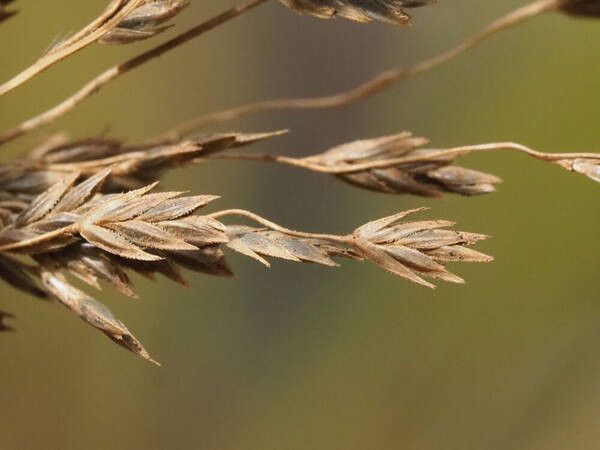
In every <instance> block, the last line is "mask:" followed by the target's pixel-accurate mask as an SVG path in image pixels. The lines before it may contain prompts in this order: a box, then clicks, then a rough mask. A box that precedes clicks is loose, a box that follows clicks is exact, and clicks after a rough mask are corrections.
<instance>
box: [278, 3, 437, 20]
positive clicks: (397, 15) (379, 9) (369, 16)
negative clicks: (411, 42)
mask: <svg viewBox="0 0 600 450" xmlns="http://www.w3.org/2000/svg"><path fill="white" fill-rule="evenodd" d="M280 1H281V2H282V3H283V4H284V5H286V6H287V7H289V8H292V9H293V10H295V11H298V12H299V13H306V14H311V15H313V16H316V17H320V18H323V19H331V18H333V17H336V16H339V17H344V18H346V19H350V20H354V21H356V22H365V23H369V22H372V21H373V20H380V21H383V22H388V23H392V24H394V25H408V24H409V23H410V16H409V15H408V14H407V13H406V11H405V10H404V8H414V7H417V6H423V5H428V4H431V3H433V2H434V1H435V0H280Z"/></svg>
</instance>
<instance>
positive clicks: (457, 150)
mask: <svg viewBox="0 0 600 450" xmlns="http://www.w3.org/2000/svg"><path fill="white" fill-rule="evenodd" d="M429 150H433V149H429ZM498 150H514V151H518V152H521V153H525V154H527V155H529V156H532V157H534V158H536V159H539V160H542V161H547V162H553V161H559V160H562V159H579V158H581V159H595V160H599V161H600V153H543V152H540V151H537V150H534V149H532V148H529V147H527V146H525V145H522V144H517V143H515V142H495V143H490V144H480V145H467V146H462V147H453V148H448V149H441V150H437V151H434V152H432V153H428V154H423V153H422V152H421V153H419V154H418V155H411V156H405V157H400V158H389V159H381V160H376V161H369V162H366V163H359V164H346V165H344V166H341V167H329V166H325V165H322V164H319V163H314V162H312V160H311V159H312V158H311V157H308V158H290V157H287V156H280V155H268V154H241V153H224V154H216V155H211V156H210V157H208V158H206V159H228V160H240V161H243V160H246V161H258V162H276V163H280V164H287V165H291V166H295V167H301V168H303V169H307V170H311V171H314V172H321V173H328V174H344V173H352V172H361V171H363V170H370V169H381V168H386V167H392V166H396V165H400V164H407V163H411V162H423V161H427V160H435V159H438V158H443V157H448V156H459V155H460V154H466V153H471V152H476V151H498ZM200 160H202V158H201V159H200Z"/></svg>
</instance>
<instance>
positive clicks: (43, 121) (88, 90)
mask: <svg viewBox="0 0 600 450" xmlns="http://www.w3.org/2000/svg"><path fill="white" fill-rule="evenodd" d="M266 1H267V0H252V1H250V2H248V3H245V4H241V5H238V6H234V7H233V8H230V9H228V10H227V11H225V12H223V13H221V14H219V15H217V16H215V17H213V18H212V19H209V20H208V21H206V22H204V23H202V24H200V25H198V26H196V27H194V28H192V29H190V30H188V31H186V32H185V33H183V34H180V35H179V36H177V37H175V38H173V39H171V40H170V41H167V42H165V43H164V44H161V45H159V46H158V47H155V48H153V49H151V50H148V51H147V52H144V53H142V54H141V55H139V56H137V57H135V58H133V59H130V60H129V61H126V62H125V63H122V64H119V65H118V66H114V67H112V68H110V69H108V70H106V71H105V72H103V73H101V74H100V75H98V76H97V77H96V78H94V79H93V80H92V81H90V82H89V83H87V84H86V85H85V86H83V87H82V88H81V89H79V90H78V91H77V92H76V93H75V94H73V95H72V96H70V97H69V98H67V99H66V100H64V101H63V102H62V103H59V104H58V105H56V106H55V107H53V108H51V109H49V110H48V111H46V112H44V113H42V114H40V115H38V116H36V117H34V118H32V119H29V120H27V121H25V122H23V123H21V124H20V125H19V126H17V127H16V128H14V129H12V130H10V131H8V132H7V133H5V134H4V135H2V136H0V145H2V144H4V143H6V142H8V141H10V140H12V139H15V138H17V137H19V136H21V135H23V134H25V133H27V132H29V131H31V130H34V129H36V128H38V127H40V126H42V125H47V124H49V123H50V122H52V121H54V120H56V119H57V118H58V117H60V116H62V115H64V114H66V113H67V112H69V111H70V110H72V109H73V108H75V107H76V106H77V105H78V104H80V103H81V102H83V101H84V100H85V99H87V98H88V97H90V96H91V95H92V94H94V93H95V92H97V91H99V90H100V89H101V88H102V87H103V86H105V85H106V84H108V83H109V82H110V81H112V80H114V79H115V78H117V77H119V76H121V75H124V74H126V73H127V72H129V71H131V70H133V69H135V68H137V67H139V66H141V65H143V64H145V63H147V62H148V61H150V60H152V59H154V58H158V57H159V56H161V55H163V54H164V53H166V52H168V51H170V50H173V49H174V48H176V47H179V46H180V45H182V44H185V43H186V42H188V41H190V40H192V39H194V38H196V37H198V36H200V35H202V34H204V33H206V32H208V31H210V30H212V29H214V28H216V27H218V26H219V25H221V24H223V23H225V22H228V21H229V20H231V19H234V18H236V17H238V16H240V15H242V14H243V13H245V12H246V11H249V10H251V9H253V8H255V7H257V6H258V5H260V4H262V3H265V2H266Z"/></svg>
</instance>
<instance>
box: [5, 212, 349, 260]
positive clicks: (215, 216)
mask: <svg viewBox="0 0 600 450" xmlns="http://www.w3.org/2000/svg"><path fill="white" fill-rule="evenodd" d="M234 215H235V216H244V217H248V218H249V219H252V220H254V221H255V222H258V223H260V224H261V225H264V226H265V227H267V228H269V229H271V230H273V231H279V232H281V233H285V234H289V235H290V236H297V237H303V238H309V239H328V240H330V241H336V242H342V243H344V244H349V243H351V242H352V236H351V235H345V236H338V235H336V234H313V233H303V232H301V231H294V230H290V229H289V228H285V227H282V226H280V225H277V224H276V223H274V222H271V221H270V220H267V219H265V218H264V217H261V216H259V215H257V214H254V213H253V212H250V211H246V210H245V209H226V210H223V211H218V212H216V213H213V214H209V215H208V216H207V217H211V218H213V219H218V218H220V217H225V216H234ZM0 250H2V249H1V248H0Z"/></svg>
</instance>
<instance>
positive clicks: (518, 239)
mask: <svg viewBox="0 0 600 450" xmlns="http://www.w3.org/2000/svg"><path fill="white" fill-rule="evenodd" d="M106 3H107V2H106V1H105V0H87V1H85V2H80V1H74V0H55V1H37V2H33V1H27V0H20V1H18V2H17V4H18V6H19V7H20V8H21V9H22V12H21V14H19V15H18V16H17V17H16V18H14V19H12V20H10V21H8V22H7V23H5V24H3V25H2V27H1V28H0V61H1V62H0V79H2V80H4V79H8V78H9V77H10V76H12V75H13V74H15V73H17V72H18V71H19V70H21V69H23V68H24V67H26V66H27V65H28V64H29V63H31V62H32V61H33V60H34V59H35V58H36V57H37V56H38V55H39V54H40V53H41V52H42V51H44V49H45V48H46V47H47V46H48V45H49V44H50V43H51V42H52V40H53V39H54V38H56V37H58V38H60V37H62V36H65V35H67V34H68V33H71V32H73V31H74V30H77V29H78V28H79V27H81V26H82V24H84V23H87V22H88V21H89V20H90V19H91V18H92V17H94V16H95V15H96V14H97V13H98V12H99V11H100V10H102V8H103V7H104V6H105V4H106ZM192 3H193V4H192V6H191V8H189V9H188V10H187V11H186V12H185V14H183V15H182V16H181V17H180V18H178V19H177V20H176V24H177V26H176V27H175V29H173V30H170V31H169V32H168V33H169V35H174V34H175V33H177V32H178V31H180V30H184V29H186V28H188V27H190V26H192V25H194V24H196V23H198V22H200V21H202V20H204V19H206V18H208V17H210V16H212V15H214V14H216V13H218V12H220V11H221V10H223V9H224V8H226V7H229V6H231V5H233V4H234V2H233V1H230V0H227V1H225V0H196V1H193V2H192ZM270 3H271V4H269V3H267V4H266V5H264V6H261V7H260V8H259V9H257V10H256V11H254V12H252V13H250V14H248V15H246V16H244V17H242V18H239V19H237V20H236V21H234V22H231V23H229V24H228V25H226V26H223V27H221V28H219V29H218V30H215V31H213V32H211V33H210V34H207V35H205V36H204V37H202V38H201V39H199V40H196V41H194V42H192V43H190V44H188V45H187V46H185V47H183V48H180V49H178V50H176V51H174V52H172V53H170V54H168V55H167V56H164V57H163V58H161V59H160V60H158V61H154V62H152V63H150V64H147V65H146V66H144V67H143V68H142V69H140V70H137V71H136V72H134V73H131V74H128V75H126V76H124V77H123V78H122V79H120V80H118V81H117V82H114V83H113V84H111V85H110V86H109V87H107V88H106V89H105V90H103V91H102V93H101V94H100V95H96V96H94V97H93V98H92V99H91V100H89V101H87V102H86V103H85V104H83V105H82V106H80V107H79V108H78V109H77V110H76V112H74V113H71V114H69V115H67V116H65V117H64V118H62V119H60V120H59V121H58V122H57V123H56V124H55V125H53V126H52V127H50V128H48V129H45V130H43V131H42V132H36V133H35V134H33V135H31V136H28V137H27V138H25V139H21V140H19V141H17V142H15V143H13V144H11V145H10V146H9V147H8V148H6V149H3V151H2V159H3V160H7V159H9V158H11V157H13V156H15V155H17V154H19V152H21V151H24V150H26V149H27V148H29V147H30V146H32V145H34V144H35V143H37V142H39V141H40V140H41V139H42V138H43V136H45V135H46V134H47V133H49V132H52V131H58V130H63V129H65V130H68V131H70V132H71V133H72V134H73V135H74V136H89V135H97V134H99V133H102V132H103V131H105V130H107V129H108V130H109V131H110V134H111V135H113V136H120V137H126V138H128V139H130V140H131V141H132V142H134V141H136V140H140V139H142V138H145V137H148V136H152V135H154V134H156V133H158V132H160V131H163V130H167V129H168V128H169V127H171V126H173V125H175V124H177V123H179V122H182V121H184V120H186V119H187V118H190V117H192V116H194V115H196V114H199V113H202V112H209V111H213V110H215V109H220V108H223V107H229V106H234V105H237V104H241V103H245V102H248V101H253V100H259V99H263V98H272V97H278V96H292V95H294V96H301V95H317V94H326V93H330V92H333V91H337V90H341V89H343V88H347V87H350V86H353V85H354V84H355V83H357V82H358V81H360V80H362V79H364V78H366V77H368V76H370V75H373V74H375V73H377V72H378V71H380V70H381V69H384V68H388V67H391V66H393V65H396V64H401V63H403V64H404V63H405V64H408V63H410V62H414V61H418V60H419V59H422V58H424V57H427V56H432V55H434V54H436V53H437V52H439V51H441V50H443V49H446V48H449V47H450V46H452V45H454V44H456V43H458V42H459V41H460V40H461V39H463V38H465V37H466V36H468V35H470V34H471V33H472V32H474V31H475V30H476V29H477V28H478V27H479V26H481V25H483V24H485V23H487V22H489V21H491V20H492V19H494V18H496V17H497V16H499V15H500V14H503V13H504V12H507V11H509V10H511V9H512V8H515V7H517V6H520V5H521V4H523V3H524V1H522V0H498V1H494V2H481V1H479V0H452V1H450V0H440V2H439V3H438V4H437V5H435V6H431V7H427V8H423V9H419V10H415V11H414V14H413V15H414V17H415V25H414V26H413V27H412V28H410V29H399V28H396V27H392V26H387V25H382V24H374V25H368V26H367V25H359V24H354V23H349V22H346V21H342V20H337V21H329V22H328V21H321V20H318V19H313V18H310V17H305V16H298V15H296V14H294V13H293V12H291V11H289V10H287V9H286V8H285V7H283V6H282V5H280V4H278V3H277V2H270ZM166 37H167V36H161V37H159V38H157V40H154V41H151V42H146V43H141V44H137V45H134V46H124V47H119V48H116V47H102V46H94V47H92V48H89V49H87V50H85V51H84V52H82V53H80V54H78V55H76V56H75V57H73V58H71V59H70V60H69V61H67V62H63V63H62V64H59V65H57V66H56V67H54V68H52V69H51V70H49V71H47V72H46V73H45V74H43V75H42V76H40V77H38V78H36V79H35V80H33V81H31V82H30V83H28V84H26V85H25V86H23V87H21V88H20V89H18V90H17V91H15V92H13V93H11V94H9V95H7V96H5V97H3V98H2V102H1V103H2V105H1V106H0V129H7V128H9V127H11V126H12V125H14V124H16V123H18V122H20V121H21V120H24V119H26V118H28V117H30V116H32V115H34V114H36V113H38V112H40V111H42V110H45V109H46V108H48V107H49V106H51V105H53V104H55V103H56V102H57V101H59V100H61V99H63V98H64V97H66V96H67V95H68V94H70V93H71V92H73V91H74V90H75V88H76V87H79V86H80V85H82V84H83V83H84V82H85V81H87V80H88V79H90V78H91V77H92V76H93V75H95V74H96V73H98V72H100V71H101V70H103V69H105V68H107V67H109V66H111V65H113V64H115V63H117V62H120V61H123V60H125V59H126V58H127V57H129V56H132V55H135V54H137V53H139V52H140V51H141V50H142V49H144V48H149V47H151V46H152V45H153V44H156V42H159V41H161V40H164V39H165V38H166ZM599 54H600V22H598V21H592V20H576V19H572V18H568V17H563V16H559V15H556V14H547V15H545V16H543V17H541V18H538V19H536V20H534V21H532V22H530V23H528V24H526V25H524V26H520V27H519V28H517V29H514V30H512V31H509V32H506V33H504V34H502V35H498V36H496V37H494V38H492V39H491V40H490V41H488V42H486V43H485V44H484V45H482V46H481V47H478V48H477V49H475V50H473V51H471V52H470V53H469V54H468V55H466V56H463V57H461V58H460V59H458V60H456V61H454V62H452V63H450V64H448V65H446V66H444V67H443V68H441V69H439V70H436V71H434V72H431V73H428V74H425V75H423V76H420V77H419V78H416V79H413V80H410V81H408V82H406V83H404V84H403V85H402V86H399V87H395V88H393V89H391V90H389V91H388V92H386V93H385V94H383V95H380V96H378V97H375V98H371V99H369V100H368V101H365V102H363V103H361V104H357V105H353V106H349V107H344V108H339V109H335V110H329V111H316V112H306V111H304V112H286V113H272V114H262V115H259V116H253V117H251V118H246V119H242V120H239V121H238V122H235V123H229V124H226V125H224V126H222V127H220V128H218V129H217V128H215V130H235V131H265V130H273V129H280V128H290V129H291V130H292V132H291V133H290V134H289V135H287V136H284V137H281V138H278V139H276V140H272V141H270V142H267V143H264V144H260V145H258V146H255V147H254V148H253V149H248V150H247V151H252V150H258V151H265V152H279V153H284V154H288V155H307V154H310V153H316V152H320V151H322V150H324V149H326V148H328V147H331V146H333V145H336V144H339V143H342V142H346V141H350V140H354V139H358V138H365V137H375V136H380V135H384V134H390V133H395V132H398V131H402V130H411V131H413V132H414V133H415V134H416V135H421V136H426V137H429V138H431V139H432V141H433V144H434V145H436V146H452V145H462V144H477V143H483V142H492V141H500V140H515V141H518V142H522V143H524V144H527V145H531V146H533V147H534V148H538V149H541V150H545V151H551V152H558V151H560V152H567V151H598V150H600V148H599V147H600V143H599V141H598V133H599V130H598V114H599V113H600V106H599V100H600V91H599V89H600V84H599V80H600V60H599V59H598V55H599ZM463 161H465V160H463ZM465 164H466V165H468V166H469V167H473V168H477V169H480V170H484V171H489V172H492V173H494V174H497V175H499V176H501V177H503V178H504V180H505V183H504V184H502V185H501V186H500V187H499V190H498V192H497V193H495V194H493V195H488V196H484V197H477V198H461V197H453V196H447V197H445V198H443V199H439V200H429V199H419V198H412V197H402V196H386V195H379V194H374V193H369V192H364V191H361V190H358V189H355V188H352V187H349V186H346V185H344V184H341V183H339V182H337V181H336V180H335V179H331V178H328V177H324V176H320V175H315V174H311V173H307V172H304V171H300V170H295V169H292V168H284V167H273V166H266V165H265V166H261V165H259V164H254V163H247V162H223V163H215V164H213V165H211V166H210V167H208V166H200V167H189V168H186V169H183V170H178V171H176V172H175V173H173V174H172V175H170V176H169V177H168V178H167V179H166V180H165V181H164V182H163V187H169V188H172V189H189V190H191V191H193V192H202V193H211V194H221V195H223V199H221V200H220V201H219V202H218V204H217V205H216V207H219V208H227V207H233V206H236V207H243V208H247V209H251V210H253V211H256V212H259V213H261V214H263V215H264V216H266V217H269V218H272V219H273V220H275V221H277V222H279V223H281V224H283V225H288V226H292V227H296V228H298V229H305V230H310V231H322V232H337V233H343V232H347V231H349V230H351V229H352V228H353V227H354V226H356V225H358V224H361V223H363V222H365V221H367V220H369V219H372V218H375V217H381V216H383V215H387V214H390V213H393V212H396V211H399V210H404V209H408V208H413V207H416V206H421V205H428V206H431V207H432V211H430V212H428V213H426V214H424V215H423V217H431V218H433V217H435V218H444V219H451V220H455V221H457V222H458V226H459V227H460V228H461V229H464V230H469V231H477V232H483V233H488V234H491V235H493V237H494V238H493V239H491V240H489V241H486V242H484V243H482V244H481V245H479V246H478V248H479V249H481V250H483V251H486V252H488V253H490V254H492V255H494V256H495V257H496V261H495V262H494V263H492V264H489V265H454V266H452V269H453V270H454V271H455V272H456V273H458V274H459V275H460V276H462V277H464V278H465V279H467V281H468V284H467V285H465V286H454V285H447V284H440V286H439V288H438V289H437V290H436V291H430V290H428V289H425V288H422V287H418V286H413V285H411V284H409V283H407V282H405V281H403V280H402V279H397V278H394V277H392V276H390V275H388V274H386V273H384V272H383V271H382V270H379V269H377V268H375V267H373V266H370V265H367V264H360V263H353V262H343V267H341V268H340V269H336V270H332V269H328V268H323V267H316V266H311V265H309V264H293V263H286V262H280V261H275V262H274V264H273V266H272V268H271V269H269V270H267V269H265V268H264V267H262V266H260V265H259V264H257V263H255V262H253V261H251V260H248V259H245V258H243V257H238V256H237V255H230V257H229V261H230V263H231V265H232V266H233V267H234V269H235V270H236V272H237V274H238V276H237V277H236V278H235V279H233V280H221V279H213V278H209V277H203V276H196V275H191V274H190V275H189V278H190V279H191V280H192V282H193V287H192V288H191V289H184V288H181V287H178V286H174V285H171V284H170V283H168V282H166V281H165V280H160V282H158V283H153V282H150V281H147V280H144V279H140V278H136V279H135V281H136V287H137V291H138V293H139V294H140V295H141V297H142V300H140V301H131V300H129V299H127V298H124V297H121V296H120V295H119V294H115V293H114V292H113V291H112V290H110V289H107V290H106V291H105V292H103V293H95V295H96V297H97V298H100V299H102V300H103V301H105V302H106V304H107V305H108V306H109V307H110V308H111V309H112V310H113V311H114V312H115V313H116V314H117V316H118V317H119V318H121V319H122V320H123V321H124V322H125V323H126V324H127V325H128V326H129V328H130V329H131V330H132V331H133V332H134V333H135V334H136V335H137V336H138V337H139V338H140V339H141V340H142V341H143V342H144V344H145V345H146V347H147V348H148V349H149V351H150V352H151V353H152V354H153V356H155V357H156V358H157V359H158V360H159V361H161V362H162V363H163V367H162V368H156V367H154V366H152V365H150V364H148V363H146V362H145V361H143V360H142V359H141V358H137V357H135V356H134V355H131V354H129V353H128V352H126V351H124V350H122V349H120V348H118V347H117V346H115V345H113V344H112V343H111V342H109V341H108V340H107V339H106V338H105V337H104V336H102V335H101V334H100V333H98V332H96V331H94V330H93V329H91V328H90V327H88V326H86V325H85V324H84V323H82V322H81V321H80V320H78V319H77V318H75V317H73V316H72V315H71V314H70V313H69V312H68V311H66V310H65V309H63V308H61V307H58V306H56V305H52V304H47V303H42V302H38V301H36V300H34V299H32V298H28V297H27V296H25V295H23V294H21V293H19V292H16V291H14V290H11V289H9V288H5V287H0V296H1V301H0V307H1V309H4V310H7V311H11V312H13V313H15V314H16V315H17V316H18V320H17V321H16V322H14V324H15V325H16V326H17V327H18V329H19V332H18V333H14V334H9V335H3V336H2V337H1V338H0V355H1V363H2V368H1V370H0V449H1V450H27V449H38V448H44V449H61V450H68V449H90V450H92V449H93V450H95V449H98V450H100V449H115V450H118V449H128V450H137V449H139V450H142V449H144V450H151V449H161V450H163V449H169V450H171V449H172V450H176V449H215V450H217V449H218V450H229V449H231V450H233V449H236V450H237V449H261V450H270V449H273V450H281V449H285V450H296V449H297V450H308V449H311V450H312V449H327V450H338V449H339V450H342V449H343V450H351V449H361V450H362V449H397V448H402V449H419V450H427V449H435V450H441V449H444V450H449V449H461V450H467V449H473V450H475V449H477V450H481V449H502V450H505V449H511V450H517V449H528V450H532V449H544V450H549V449H564V448H577V449H595V448H597V446H598V444H597V443H598V441H599V439H600V426H598V425H599V421H600V419H599V416H598V415H597V414H598V413H600V355H599V353H598V351H597V347H598V345H599V344H600V327H599V326H598V324H599V322H600V298H599V290H598V266H597V264H598V263H597V259H596V258H597V255H598V254H599V252H600V239H598V230H599V229H600V228H599V225H600V211H599V209H598V207H597V198H598V197H597V196H598V192H599V187H598V186H597V185H595V184H594V183H592V182H591V181H589V180H588V179H586V178H584V177H583V176H578V175H575V174H570V173H568V172H566V171H563V170H561V169H560V168H557V167H554V166H552V165H549V164H544V163H541V162H537V161H535V160H532V159H529V158H527V157H525V156H521V155H519V154H516V153H515V154H513V153H505V154H502V153H498V154H492V153H490V154H478V155H473V156H470V157H468V158H466V162H465Z"/></svg>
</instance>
